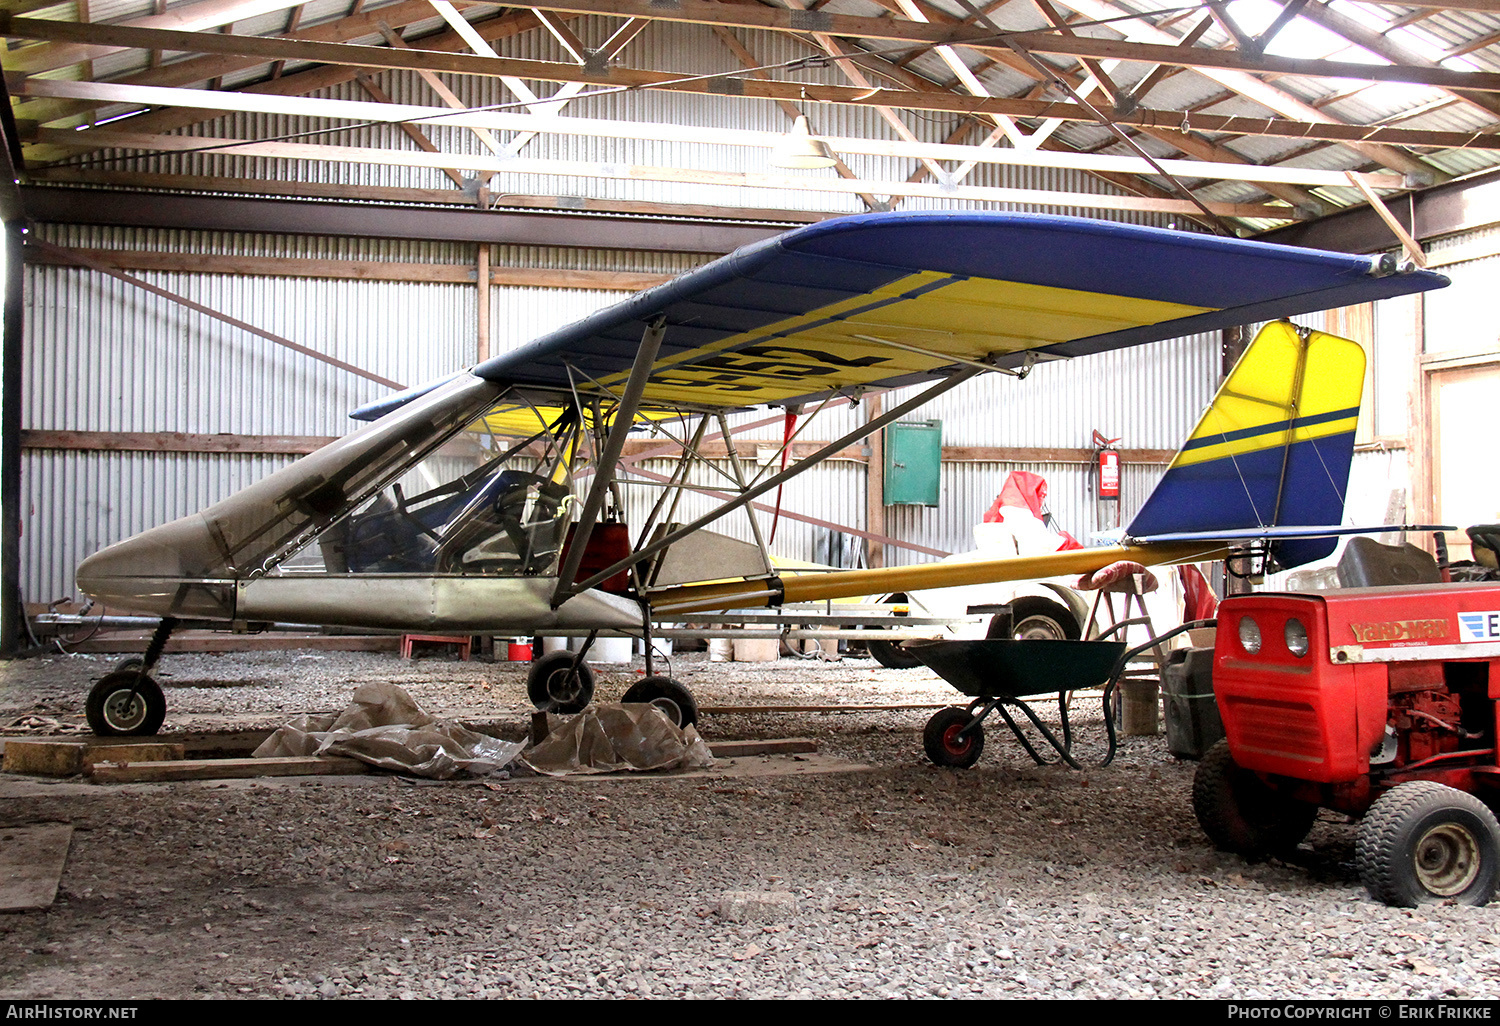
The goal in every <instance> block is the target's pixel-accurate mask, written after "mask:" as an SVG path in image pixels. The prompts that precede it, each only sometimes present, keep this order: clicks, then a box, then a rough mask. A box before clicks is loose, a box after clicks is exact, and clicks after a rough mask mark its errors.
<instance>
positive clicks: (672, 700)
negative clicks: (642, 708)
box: [620, 677, 698, 727]
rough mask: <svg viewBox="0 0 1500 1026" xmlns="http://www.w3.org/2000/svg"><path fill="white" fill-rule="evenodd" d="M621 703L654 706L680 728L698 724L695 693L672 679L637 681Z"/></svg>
mask: <svg viewBox="0 0 1500 1026" xmlns="http://www.w3.org/2000/svg"><path fill="white" fill-rule="evenodd" d="M620 701H622V702H640V703H642V704H649V705H654V706H656V707H657V708H658V709H660V710H661V711H662V712H663V713H665V714H666V717H667V719H669V720H671V721H672V722H673V723H675V724H677V726H678V727H687V726H691V725H692V724H694V723H697V722H698V702H697V700H696V699H695V698H693V693H692V692H691V691H689V690H688V689H687V686H686V685H685V684H682V683H680V682H678V681H675V680H673V679H672V678H671V677H645V678H643V679H641V680H639V681H636V683H635V684H634V686H632V687H631V688H630V690H629V691H627V692H625V694H624V696H622V697H621V699H620Z"/></svg>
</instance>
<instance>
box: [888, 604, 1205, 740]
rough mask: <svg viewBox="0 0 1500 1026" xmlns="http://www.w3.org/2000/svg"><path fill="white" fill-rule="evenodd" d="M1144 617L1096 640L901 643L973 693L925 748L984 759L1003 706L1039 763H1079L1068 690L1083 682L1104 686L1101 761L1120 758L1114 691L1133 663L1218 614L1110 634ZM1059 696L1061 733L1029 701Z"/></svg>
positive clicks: (934, 724)
mask: <svg viewBox="0 0 1500 1026" xmlns="http://www.w3.org/2000/svg"><path fill="white" fill-rule="evenodd" d="M1141 622H1144V621H1143V620H1140V619H1135V620H1128V621H1121V622H1120V623H1117V624H1115V625H1114V627H1112V628H1111V629H1110V630H1109V631H1107V632H1106V633H1105V635H1103V636H1102V637H1101V638H1100V639H1096V640H1093V641H1050V640H1048V641H1044V640H1039V639H1031V640H1025V641H1020V640H1014V639H1011V638H988V639H985V640H983V641H922V642H909V643H907V644H906V645H903V646H902V651H904V652H908V653H910V654H911V655H913V656H915V657H916V658H918V659H920V660H921V661H922V662H923V663H924V664H926V665H927V666H928V667H929V668H930V669H931V670H932V671H933V672H934V673H936V674H937V675H938V676H939V677H942V678H943V679H944V680H945V681H947V682H948V683H949V684H952V685H953V686H954V687H955V688H957V689H958V690H959V691H960V692H961V693H963V694H965V695H972V696H973V698H974V701H972V702H970V703H969V705H968V707H967V708H964V707H960V706H950V707H949V708H947V709H940V710H939V711H938V712H937V713H936V714H934V715H933V717H932V719H930V720H928V721H927V726H926V728H925V729H924V730H923V731H922V747H923V748H924V749H925V751H926V752H927V757H928V758H929V759H931V760H932V761H933V762H934V763H935V764H936V765H939V766H952V767H957V768H959V769H967V768H968V767H970V766H972V765H974V764H975V763H976V762H978V761H979V756H980V754H981V753H982V752H983V751H984V720H985V718H986V717H987V716H989V715H990V713H992V712H998V713H999V714H1000V717H1001V718H1002V719H1003V720H1004V721H1005V724H1006V726H1008V727H1010V730H1011V733H1012V734H1014V735H1015V737H1016V740H1018V741H1019V742H1020V743H1021V747H1023V748H1025V749H1026V753H1027V754H1028V755H1030V756H1031V758H1032V759H1033V760H1034V761H1035V762H1036V763H1037V765H1040V766H1047V765H1051V764H1054V763H1056V762H1058V761H1062V762H1065V763H1067V764H1068V765H1069V766H1071V767H1073V768H1074V769H1082V768H1083V766H1082V765H1081V764H1080V763H1079V762H1078V761H1077V760H1076V759H1074V758H1073V755H1072V748H1073V728H1072V725H1071V723H1070V722H1069V719H1068V693H1069V692H1070V691H1078V690H1081V689H1083V688H1092V687H1098V686H1099V685H1103V686H1104V694H1103V703H1104V723H1105V727H1106V732H1107V734H1108V737H1109V742H1108V751H1107V752H1106V753H1105V756H1104V759H1103V760H1102V761H1101V762H1100V763H1099V765H1101V766H1107V765H1109V763H1110V762H1111V761H1113V759H1114V757H1115V746H1116V739H1115V723H1114V692H1115V689H1116V686H1117V685H1118V684H1119V680H1120V676H1121V674H1123V673H1124V672H1125V667H1126V664H1127V663H1128V662H1129V661H1130V660H1131V659H1132V658H1134V657H1135V656H1136V655H1137V654H1139V653H1141V652H1143V651H1145V650H1146V649H1148V648H1151V647H1153V646H1155V645H1158V644H1160V643H1161V642H1163V641H1166V640H1167V639H1168V638H1171V637H1173V636H1175V635H1177V634H1181V633H1182V632H1183V631H1186V630H1188V629H1190V628H1193V627H1199V626H1208V625H1211V624H1212V623H1213V622H1214V621H1212V620H1199V621H1193V622H1191V623H1185V624H1183V625H1182V626H1180V627H1177V628H1174V629H1173V630H1170V631H1167V632H1166V633H1165V634H1162V635H1160V636H1158V637H1154V638H1152V639H1151V640H1150V641H1149V642H1147V643H1146V644H1144V645H1140V646H1138V647H1136V648H1133V649H1130V650H1129V651H1127V650H1126V644H1125V642H1123V641H1110V640H1105V639H1107V638H1108V636H1109V635H1110V634H1114V633H1116V632H1117V631H1123V630H1124V629H1125V628H1126V627H1129V626H1131V625H1133V624H1135V623H1141ZM1050 694H1056V695H1057V708H1058V714H1059V718H1060V720H1061V724H1062V736H1061V737H1058V735H1057V734H1056V733H1054V732H1053V731H1052V730H1050V729H1049V728H1048V727H1047V726H1046V724H1044V723H1042V722H1041V720H1039V719H1037V716H1036V713H1035V712H1034V711H1033V710H1032V708H1031V706H1030V705H1029V704H1028V703H1027V702H1026V699H1027V698H1033V697H1036V696H1039V695H1050ZM1013 712H1018V713H1020V714H1021V715H1023V716H1024V717H1025V718H1026V719H1027V720H1028V721H1029V722H1030V724H1031V726H1032V727H1034V728H1035V729H1036V731H1037V733H1039V734H1040V735H1041V736H1042V737H1043V738H1045V739H1046V741H1047V744H1048V745H1050V746H1051V748H1052V750H1053V751H1054V752H1056V753H1057V758H1047V757H1046V756H1044V755H1043V754H1042V753H1041V752H1038V751H1037V749H1036V748H1035V747H1034V746H1033V745H1032V743H1031V739H1030V738H1028V737H1027V735H1026V733H1025V731H1023V730H1022V728H1021V725H1020V724H1019V723H1017V722H1016V719H1015V717H1014V716H1013V715H1012V713H1013Z"/></svg>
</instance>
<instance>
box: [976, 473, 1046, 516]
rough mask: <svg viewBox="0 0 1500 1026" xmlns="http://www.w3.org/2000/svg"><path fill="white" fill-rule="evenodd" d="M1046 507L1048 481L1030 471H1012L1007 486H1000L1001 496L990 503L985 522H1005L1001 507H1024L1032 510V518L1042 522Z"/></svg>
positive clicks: (1007, 479)
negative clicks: (1043, 511)
mask: <svg viewBox="0 0 1500 1026" xmlns="http://www.w3.org/2000/svg"><path fill="white" fill-rule="evenodd" d="M1046 505H1047V479H1046V478H1045V477H1043V476H1042V475H1041V474H1033V473H1032V472H1031V471H1029V470H1012V471H1011V472H1010V475H1009V476H1008V477H1006V479H1005V484H1003V485H1001V486H1000V494H999V495H997V496H995V501H994V502H992V503H990V508H989V511H988V512H987V513H985V515H984V522H985V523H986V524H998V523H1000V522H1001V521H1002V520H1004V519H1005V517H1004V516H1003V515H1002V514H1001V512H1000V507H1001V506H1024V507H1025V508H1026V509H1029V510H1031V515H1032V516H1034V517H1036V518H1037V519H1038V520H1040V519H1042V510H1043V509H1044V508H1045V507H1046Z"/></svg>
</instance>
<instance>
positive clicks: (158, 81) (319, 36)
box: [16, 0, 576, 131]
mask: <svg viewBox="0 0 1500 1026" xmlns="http://www.w3.org/2000/svg"><path fill="white" fill-rule="evenodd" d="M431 17H432V8H431V7H430V6H429V5H428V3H427V0H400V2H397V3H394V4H388V5H386V6H385V7H381V8H380V9H379V11H378V12H376V14H373V15H371V14H359V13H354V14H351V15H349V16H348V17H344V18H339V19H337V20H335V21H330V22H324V23H323V24H321V25H314V26H312V27H310V28H303V29H300V30H299V31H298V32H297V38H298V39H310V40H315V41H318V42H324V43H347V42H349V41H351V40H354V39H363V38H365V37H368V36H370V35H372V34H374V33H376V32H377V31H378V28H379V25H380V23H381V22H385V23H387V24H390V25H395V26H396V27H398V28H403V27H405V26H406V25H407V24H408V23H411V22H418V21H424V20H427V19H430V18H431ZM568 17H576V16H575V15H568ZM538 24H539V23H538V22H537V20H536V17H535V16H534V15H532V13H531V12H530V11H510V12H508V13H505V14H502V15H500V16H499V17H495V18H490V19H489V20H487V21H482V22H476V23H475V25H474V28H475V29H476V30H477V31H478V32H479V34H480V35H481V36H483V37H484V38H485V39H488V40H490V41H492V42H493V41H497V40H500V39H506V38H509V37H511V36H514V35H516V34H518V33H520V32H524V31H527V30H529V29H534V28H536V27H537V25H538ZM422 45H423V46H424V47H426V48H427V49H429V50H459V51H464V50H466V49H467V44H465V43H464V41H463V40H462V39H460V38H459V37H458V35H457V34H456V33H453V32H444V33H440V34H438V35H435V36H427V37H426V38H424V39H423V40H422ZM264 64H265V62H264V61H262V60H259V59H257V58H255V57H243V56H235V55H232V54H231V55H226V54H213V55H209V56H203V57H188V58H185V59H183V60H176V61H173V62H172V63H170V64H166V65H163V66H162V67H159V68H154V69H151V70H148V71H142V72H137V73H135V74H133V75H127V76H125V77H124V78H121V79H118V81H119V82H121V83H123V84H130V85H159V86H185V85H197V84H199V83H203V82H207V81H209V80H210V79H214V78H221V77H223V76H225V75H230V74H235V73H237V72H244V71H249V70H252V69H254V68H256V67H259V66H261V65H264ZM273 66H274V65H273ZM353 78H354V69H353V68H351V67H344V66H340V65H332V66H320V67H313V68H309V69H307V70H305V71H299V72H296V73H295V74H291V75H285V76H283V77H281V78H279V79H275V80H269V81H265V82H259V83H255V84H253V85H248V86H245V87H243V88H242V89H241V90H240V91H241V92H251V93H273V94H280V95H292V94H296V93H309V92H314V91H317V90H322V89H330V88H332V87H334V86H337V85H341V84H343V83H345V82H348V81H351V80H352V79H353ZM41 103H43V104H48V105H50V106H48V107H45V108H44V109H40V110H39V109H36V108H37V107H38V106H39V104H38V101H32V102H31V103H28V104H25V105H22V106H20V107H18V108H17V113H16V116H17V117H19V118H22V119H23V120H28V121H38V122H47V121H52V120H55V119H56V118H59V117H64V116H67V115H70V114H77V113H81V112H82V111H85V110H88V109H91V105H89V104H85V103H80V102H78V101H57V100H52V101H41ZM168 113H177V112H168ZM160 120H162V123H160V124H155V125H153V128H154V129H156V130H160V131H165V130H167V129H169V128H180V127H183V126H182V125H181V124H169V123H166V122H165V120H164V119H160ZM189 123H190V122H189Z"/></svg>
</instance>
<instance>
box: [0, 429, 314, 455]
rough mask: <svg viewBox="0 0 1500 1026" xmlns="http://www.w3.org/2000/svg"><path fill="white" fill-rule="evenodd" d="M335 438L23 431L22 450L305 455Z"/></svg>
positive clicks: (138, 432)
mask: <svg viewBox="0 0 1500 1026" xmlns="http://www.w3.org/2000/svg"><path fill="white" fill-rule="evenodd" d="M337 440H338V438H337V436H335V435H231V434H227V433H226V434H215V435H200V434H189V433H187V432H183V431H22V432H21V448H22V449H69V450H78V451H84V452H235V453H282V454H287V455H299V456H300V455H306V454H307V453H310V452H314V451H316V450H318V449H321V448H322V447H323V446H325V445H327V444H328V443H329V442H334V441H337Z"/></svg>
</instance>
